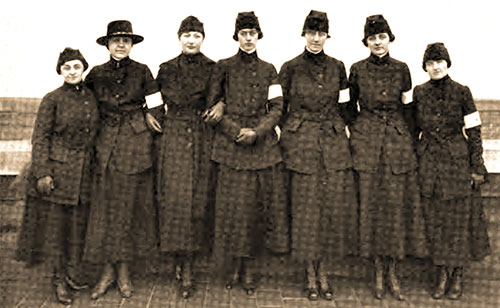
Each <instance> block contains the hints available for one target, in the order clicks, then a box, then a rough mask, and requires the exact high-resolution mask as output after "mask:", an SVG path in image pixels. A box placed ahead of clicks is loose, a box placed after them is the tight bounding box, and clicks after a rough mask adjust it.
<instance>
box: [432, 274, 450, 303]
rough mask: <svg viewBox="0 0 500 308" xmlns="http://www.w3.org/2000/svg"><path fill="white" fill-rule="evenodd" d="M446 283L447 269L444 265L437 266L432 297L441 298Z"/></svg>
mask: <svg viewBox="0 0 500 308" xmlns="http://www.w3.org/2000/svg"><path fill="white" fill-rule="evenodd" d="M447 284H448V270H447V268H446V266H439V267H438V273H437V283H436V288H435V290H434V292H433V293H432V298H433V299H441V298H443V297H444V295H445V294H446V286H447Z"/></svg>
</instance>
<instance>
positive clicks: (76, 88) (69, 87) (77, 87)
mask: <svg viewBox="0 0 500 308" xmlns="http://www.w3.org/2000/svg"><path fill="white" fill-rule="evenodd" d="M62 87H63V89H65V90H71V91H75V92H80V91H82V89H83V82H82V81H81V82H79V83H77V84H71V83H67V82H65V83H64V84H63V86H62Z"/></svg>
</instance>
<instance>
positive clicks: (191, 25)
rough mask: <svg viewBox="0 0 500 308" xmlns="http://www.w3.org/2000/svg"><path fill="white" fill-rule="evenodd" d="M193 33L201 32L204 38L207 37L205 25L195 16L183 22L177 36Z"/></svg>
mask: <svg viewBox="0 0 500 308" xmlns="http://www.w3.org/2000/svg"><path fill="white" fill-rule="evenodd" d="M191 31H196V32H200V33H201V34H203V37H205V29H204V28H203V23H202V22H201V21H199V20H198V18H196V17H194V16H188V17H186V18H185V19H184V20H183V21H182V22H181V26H180V27H179V31H177V36H179V37H180V36H181V34H182V33H185V32H191Z"/></svg>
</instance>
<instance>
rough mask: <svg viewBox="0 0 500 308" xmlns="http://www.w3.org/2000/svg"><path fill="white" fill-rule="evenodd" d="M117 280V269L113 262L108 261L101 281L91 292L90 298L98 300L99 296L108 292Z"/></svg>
mask: <svg viewBox="0 0 500 308" xmlns="http://www.w3.org/2000/svg"><path fill="white" fill-rule="evenodd" d="M114 282H115V271H114V269H113V266H112V265H111V263H106V264H105V265H104V268H103V270H102V274H101V278H100V279H99V282H97V284H96V285H95V286H94V288H93V289H92V292H91V293H90V298H92V299H94V300H96V299H98V298H99V297H101V296H103V295H104V294H106V291H108V289H109V287H110V286H111V285H112V284H113V283H114Z"/></svg>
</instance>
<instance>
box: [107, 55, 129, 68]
mask: <svg viewBox="0 0 500 308" xmlns="http://www.w3.org/2000/svg"><path fill="white" fill-rule="evenodd" d="M131 61H132V60H130V57H126V58H123V59H121V60H120V61H116V60H115V59H114V58H113V57H110V60H109V64H110V65H111V67H112V68H114V69H118V68H121V67H126V66H128V65H129V64H130V62H131Z"/></svg>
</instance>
